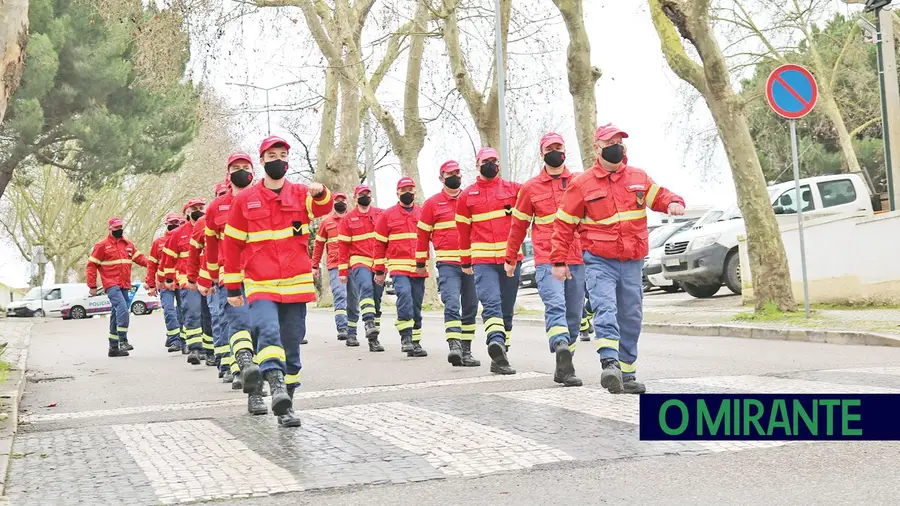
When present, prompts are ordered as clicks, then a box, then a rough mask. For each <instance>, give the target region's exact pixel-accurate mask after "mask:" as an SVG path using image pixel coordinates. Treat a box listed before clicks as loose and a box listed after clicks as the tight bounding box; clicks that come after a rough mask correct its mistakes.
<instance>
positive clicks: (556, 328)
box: [547, 325, 569, 339]
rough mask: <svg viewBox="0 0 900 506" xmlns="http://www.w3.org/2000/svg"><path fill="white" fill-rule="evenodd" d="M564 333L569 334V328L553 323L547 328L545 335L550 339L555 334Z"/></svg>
mask: <svg viewBox="0 0 900 506" xmlns="http://www.w3.org/2000/svg"><path fill="white" fill-rule="evenodd" d="M566 335H569V328H568V327H563V326H561V325H555V326H553V327H550V328H549V329H548V330H547V337H549V338H550V339H553V338H554V337H556V336H566Z"/></svg>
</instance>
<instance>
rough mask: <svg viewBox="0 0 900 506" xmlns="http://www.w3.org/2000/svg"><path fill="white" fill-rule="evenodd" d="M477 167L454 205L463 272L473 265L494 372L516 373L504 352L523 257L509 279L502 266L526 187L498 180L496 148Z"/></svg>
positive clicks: (482, 154)
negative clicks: (515, 211)
mask: <svg viewBox="0 0 900 506" xmlns="http://www.w3.org/2000/svg"><path fill="white" fill-rule="evenodd" d="M476 165H477V167H478V170H479V172H480V175H479V176H478V180H477V181H476V182H475V184H473V185H471V186H469V187H468V188H466V189H465V190H463V191H462V193H460V195H459V197H458V199H457V203H456V230H457V231H458V232H459V249H460V253H461V255H460V257H461V259H462V260H461V262H462V269H463V272H464V273H466V274H472V273H473V265H474V274H475V291H476V292H477V293H478V300H479V301H481V306H482V308H483V310H482V313H481V317H482V319H483V321H484V325H485V332H486V333H487V344H488V346H487V350H488V355H490V357H491V372H494V373H499V374H515V373H516V370H515V369H513V368H512V367H510V365H509V358H508V357H507V354H506V352H507V350H508V348H509V336H510V335H511V334H512V321H513V311H514V309H515V305H516V293H517V290H518V288H519V273H520V271H521V266H522V254H521V253H519V255H518V256H517V259H516V266H515V270H514V271H513V275H512V276H511V277H510V276H507V275H506V273H505V271H504V268H503V264H504V263H505V262H506V243H507V238H508V237H509V229H510V215H511V214H512V208H513V206H514V205H515V204H516V196H517V194H518V193H519V188H520V187H521V186H522V185H521V184H519V183H516V182H513V181H507V180H505V179H503V178H501V177H500V155H498V154H497V151H496V150H495V149H494V148H482V149H481V150H480V151H479V152H478V155H477V156H476Z"/></svg>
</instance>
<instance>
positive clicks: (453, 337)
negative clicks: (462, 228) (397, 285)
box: [416, 160, 481, 367]
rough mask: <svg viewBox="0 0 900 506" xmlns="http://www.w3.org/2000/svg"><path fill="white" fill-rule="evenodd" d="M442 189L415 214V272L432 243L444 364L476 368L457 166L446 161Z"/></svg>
mask: <svg viewBox="0 0 900 506" xmlns="http://www.w3.org/2000/svg"><path fill="white" fill-rule="evenodd" d="M439 178H440V180H441V184H442V185H443V189H442V190H441V191H440V192H438V193H437V194H435V195H433V196H432V197H431V198H429V199H428V200H426V201H425V204H423V205H422V210H421V211H420V212H419V223H418V230H417V235H418V246H417V247H416V272H417V273H418V274H419V275H420V276H424V275H425V273H426V269H425V267H426V264H427V262H428V257H429V251H428V250H429V247H428V246H429V242H431V243H433V244H434V256H435V262H436V265H437V270H438V291H439V292H440V295H441V302H443V303H444V333H445V336H446V338H447V344H448V346H449V347H450V353H449V354H448V355H447V361H448V362H450V363H451V364H453V365H454V366H457V367H458V366H464V367H478V366H480V365H481V362H480V361H478V360H475V358H474V357H473V356H472V340H473V339H475V317H476V316H477V315H478V295H477V294H476V293H475V276H473V275H472V274H466V273H464V272H463V271H462V268H461V267H460V262H461V259H460V251H459V234H458V233H457V232H456V200H457V197H458V196H459V194H460V192H461V191H462V190H460V189H459V188H460V186H461V185H462V179H461V176H460V168H459V163H457V162H456V161H454V160H450V161H447V162H445V163H444V164H443V165H441V169H440V176H439Z"/></svg>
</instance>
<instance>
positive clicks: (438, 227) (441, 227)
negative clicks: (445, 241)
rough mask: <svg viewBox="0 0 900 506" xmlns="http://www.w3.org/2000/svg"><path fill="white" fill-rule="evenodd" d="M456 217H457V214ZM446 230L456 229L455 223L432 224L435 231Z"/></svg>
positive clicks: (441, 222)
mask: <svg viewBox="0 0 900 506" xmlns="http://www.w3.org/2000/svg"><path fill="white" fill-rule="evenodd" d="M457 216H459V215H458V214H457ZM469 223H471V221H470V222H469ZM448 228H456V221H439V222H437V223H435V224H434V229H435V230H447V229H448Z"/></svg>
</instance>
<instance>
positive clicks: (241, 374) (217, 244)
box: [205, 153, 269, 415]
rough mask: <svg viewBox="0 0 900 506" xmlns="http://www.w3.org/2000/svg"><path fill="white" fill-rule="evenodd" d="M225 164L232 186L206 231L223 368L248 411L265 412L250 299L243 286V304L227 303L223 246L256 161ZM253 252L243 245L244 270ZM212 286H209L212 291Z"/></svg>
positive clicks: (244, 157)
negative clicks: (220, 313)
mask: <svg viewBox="0 0 900 506" xmlns="http://www.w3.org/2000/svg"><path fill="white" fill-rule="evenodd" d="M226 165H227V171H228V181H229V182H230V183H231V188H230V191H229V192H227V193H225V195H223V196H221V197H219V198H217V199H216V200H214V201H213V202H212V203H211V204H210V205H209V207H208V209H207V215H206V227H207V228H206V231H205V233H206V251H207V253H206V255H207V256H206V261H207V262H208V263H209V264H210V266H214V265H217V266H218V267H219V271H220V276H219V280H220V283H219V284H220V286H219V287H218V288H216V290H217V291H218V292H221V293H220V295H221V297H222V303H223V304H224V308H223V310H224V315H225V329H224V330H225V334H224V346H225V347H227V351H225V349H224V348H223V351H224V354H223V358H222V362H221V367H222V368H223V369H224V368H226V367H227V368H228V369H227V370H225V371H224V373H223V376H222V380H223V381H224V382H226V383H228V382H229V381H230V382H231V388H232V389H233V390H242V391H243V392H244V393H246V394H247V412H248V413H250V414H251V415H265V414H266V413H268V412H269V409H268V408H267V407H266V403H265V402H264V401H263V382H262V375H261V374H260V372H259V366H258V365H256V364H255V363H254V362H253V355H254V354H255V353H256V346H257V344H258V340H257V338H256V333H255V332H254V331H253V328H252V325H251V322H250V307H249V305H247V304H246V301H247V298H246V296H245V294H244V291H243V286H242V287H241V300H242V302H243V303H242V304H240V305H238V306H234V305H232V304H229V303H228V302H227V301H228V294H227V291H226V290H225V288H224V283H225V282H227V281H228V276H227V275H226V274H225V248H224V247H223V241H224V239H225V228H226V227H227V221H228V215H229V213H230V212H231V206H232V203H233V202H234V199H235V198H236V197H237V196H238V195H239V194H240V193H241V192H244V191H247V190H248V189H249V187H250V185H251V183H252V182H253V161H252V160H251V158H250V155H248V154H246V153H234V154H232V155H231V156H230V157H228V162H227V164H226ZM251 255H252V250H251V249H250V248H244V253H243V256H242V258H241V259H240V265H241V268H242V269H243V266H244V265H245V264H246V262H247V258H248V257H249V256H251ZM235 280H236V281H241V278H240V276H237V277H235ZM212 289H213V288H210V290H212ZM217 347H218V345H217ZM244 378H248V380H247V381H246V382H245V381H244Z"/></svg>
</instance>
